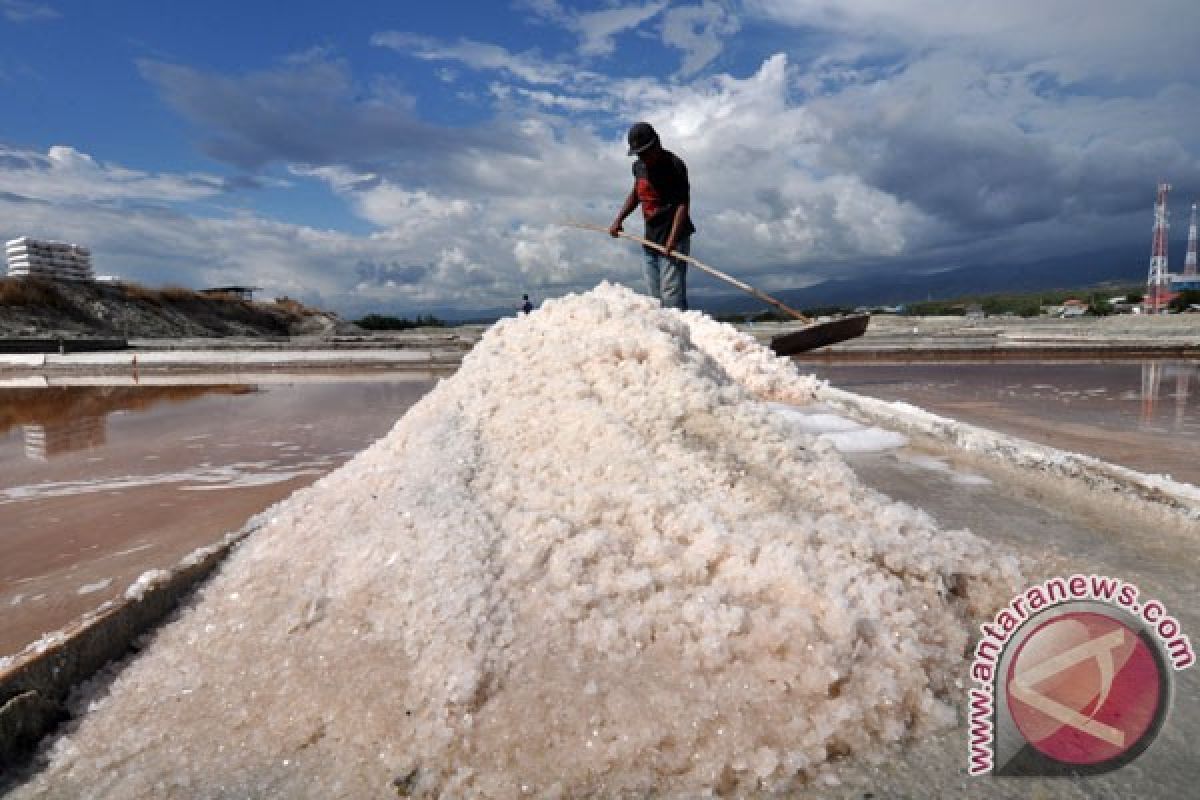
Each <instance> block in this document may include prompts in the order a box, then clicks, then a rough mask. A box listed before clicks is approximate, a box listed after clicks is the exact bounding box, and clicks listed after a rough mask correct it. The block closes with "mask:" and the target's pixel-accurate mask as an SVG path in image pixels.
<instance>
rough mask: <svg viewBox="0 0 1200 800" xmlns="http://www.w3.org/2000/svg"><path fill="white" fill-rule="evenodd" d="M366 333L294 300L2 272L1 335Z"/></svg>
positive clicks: (134, 336) (56, 336) (101, 336)
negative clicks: (262, 300)
mask: <svg viewBox="0 0 1200 800" xmlns="http://www.w3.org/2000/svg"><path fill="white" fill-rule="evenodd" d="M342 330H348V331H353V332H358V333H361V331H359V330H358V328H356V327H355V326H353V325H348V324H347V323H345V322H343V321H342V320H341V319H340V318H339V317H337V315H335V314H329V313H326V312H323V311H318V310H317V309H313V308H309V307H307V306H305V305H303V304H301V303H298V302H296V301H295V300H287V299H282V300H278V301H275V302H269V303H253V302H248V301H246V300H242V299H240V298H238V297H236V296H233V295H228V294H217V295H208V294H201V293H199V292H195V291H192V290H190V289H182V288H178V287H168V288H165V289H150V288H147V287H145V286H139V285H137V284H124V283H121V284H108V283H92V282H75V281H49V280H42V279H38V278H0V337H9V338H42V337H53V338H58V337H99V338H113V337H120V338H137V339H152V338H184V337H209V336H249V337H257V336H296V335H313V334H334V333H338V332H340V331H342Z"/></svg>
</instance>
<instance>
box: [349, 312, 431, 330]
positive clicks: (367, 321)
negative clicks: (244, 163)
mask: <svg viewBox="0 0 1200 800" xmlns="http://www.w3.org/2000/svg"><path fill="white" fill-rule="evenodd" d="M354 324H355V325H357V326H358V327H360V328H362V329H364V330H368V331H406V330H410V329H412V328H444V327H446V323H445V322H444V321H443V320H440V319H438V318H437V317H435V316H434V315H433V314H418V315H417V317H416V319H408V318H407V317H392V316H387V315H385V314H367V315H366V316H365V317H363V318H362V319H356V320H354Z"/></svg>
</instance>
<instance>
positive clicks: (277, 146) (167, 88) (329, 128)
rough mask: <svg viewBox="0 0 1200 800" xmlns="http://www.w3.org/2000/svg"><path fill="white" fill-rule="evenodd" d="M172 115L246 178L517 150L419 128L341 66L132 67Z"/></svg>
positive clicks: (483, 138) (396, 104)
mask: <svg viewBox="0 0 1200 800" xmlns="http://www.w3.org/2000/svg"><path fill="white" fill-rule="evenodd" d="M138 67H139V69H140V70H141V73H142V75H143V76H144V77H145V78H146V79H147V80H149V81H150V82H151V83H153V84H154V85H155V86H156V87H157V88H158V90H159V92H161V94H162V96H163V97H164V99H166V101H167V102H168V103H170V104H171V106H173V107H174V108H175V109H176V110H177V111H179V112H180V113H181V114H183V115H184V116H185V117H187V118H188V119H189V120H191V121H192V122H194V123H196V124H197V125H199V126H200V127H201V128H203V129H204V130H205V131H206V132H207V134H208V137H209V138H207V140H206V141H205V142H204V143H203V148H204V150H205V151H206V152H207V153H208V154H209V155H211V156H212V157H213V158H216V159H217V160H219V161H222V162H225V163H227V164H232V165H234V166H236V167H239V168H241V169H244V170H250V171H253V170H257V169H261V168H262V167H264V166H266V165H267V164H270V163H272V162H286V163H295V164H310V165H331V164H337V165H346V166H350V167H353V168H355V169H358V170H362V171H385V172H386V171H387V170H388V168H389V167H391V168H395V167H397V165H403V164H406V163H407V164H409V165H410V166H413V167H415V168H420V167H421V166H422V165H424V164H427V163H428V162H429V161H430V160H431V159H430V155H431V154H433V153H441V154H445V153H447V152H457V151H462V150H466V149H480V150H485V151H497V150H508V151H513V150H515V149H517V147H518V146H519V145H518V142H519V140H518V139H517V138H516V137H512V136H502V135H498V134H499V133H500V131H498V130H492V129H489V128H487V127H483V128H471V129H461V128H449V127H443V126H438V125H432V124H429V123H427V122H423V121H421V120H420V119H417V118H416V116H415V115H414V114H413V113H412V111H411V109H410V105H411V103H410V102H409V101H408V100H407V99H406V98H403V97H400V96H397V95H385V96H363V95H362V94H361V92H360V88H359V87H356V86H355V85H354V83H353V81H352V79H351V76H350V73H349V70H348V69H347V67H346V66H345V64H344V63H341V62H337V61H325V60H319V59H314V58H305V59H297V60H293V61H290V62H288V63H286V64H284V65H282V66H280V67H279V68H278V69H274V70H269V71H263V72H254V73H249V74H246V75H240V76H234V77H230V76H225V75H216V74H211V73H205V72H201V71H200V70H197V69H192V68H191V67H186V66H180V65H176V64H167V63H163V62H160V61H150V60H143V61H140V62H138Z"/></svg>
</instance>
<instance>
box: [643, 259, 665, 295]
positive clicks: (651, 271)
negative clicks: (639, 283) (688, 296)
mask: <svg viewBox="0 0 1200 800" xmlns="http://www.w3.org/2000/svg"><path fill="white" fill-rule="evenodd" d="M642 256H643V257H644V258H645V265H644V267H645V275H646V289H647V290H648V291H649V293H650V296H651V297H653V298H654V299H655V300H658V301H659V302H660V303H661V302H662V299H663V298H662V276H661V275H660V274H659V271H658V270H659V267H658V262H659V259H660V258H662V256H660V255H659V254H658V253H652V252H650V251H649V250H646V249H645V248H643V249H642Z"/></svg>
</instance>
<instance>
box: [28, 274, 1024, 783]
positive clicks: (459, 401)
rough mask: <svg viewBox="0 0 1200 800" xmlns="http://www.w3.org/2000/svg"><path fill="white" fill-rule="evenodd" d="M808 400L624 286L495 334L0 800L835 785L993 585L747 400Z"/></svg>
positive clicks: (717, 331) (828, 454)
mask: <svg viewBox="0 0 1200 800" xmlns="http://www.w3.org/2000/svg"><path fill="white" fill-rule="evenodd" d="M817 386H818V382H817V381H816V380H814V379H812V378H810V377H801V376H800V375H798V374H797V373H796V371H795V368H794V366H793V365H792V364H791V363H790V362H788V361H787V360H785V359H780V358H777V357H775V356H774V355H772V354H771V353H770V352H769V351H767V350H766V349H765V348H763V347H761V346H759V345H757V344H756V343H755V342H754V341H753V340H752V339H750V338H749V337H747V336H744V335H742V334H739V333H737V332H736V331H734V330H733V329H732V328H730V327H728V326H723V325H720V324H718V323H715V322H713V321H712V320H710V319H708V318H707V317H704V316H703V315H701V314H698V313H694V312H692V313H680V312H677V311H670V310H663V309H661V308H659V307H658V305H657V303H656V302H654V301H652V300H649V299H647V298H644V297H641V296H639V295H636V294H634V293H633V292H631V291H629V290H627V289H625V288H623V287H619V286H612V285H608V284H602V285H601V286H599V287H598V288H596V289H594V290H593V291H591V292H588V293H586V294H583V295H579V296H569V297H566V298H562V299H558V300H549V301H546V302H545V303H544V304H543V306H542V308H541V309H539V310H537V311H535V312H533V313H531V314H529V315H526V316H521V317H519V318H515V319H507V320H503V321H501V322H499V323H497V324H496V325H495V326H493V327H492V328H491V329H490V330H489V331H488V332H487V333H486V335H484V337H483V338H482V340H481V341H480V342H479V344H478V345H477V346H476V347H475V349H474V350H473V351H472V352H471V353H470V354H468V356H467V357H466V358H465V359H464V361H463V364H462V367H461V369H460V370H459V371H458V373H457V374H455V375H454V376H453V377H451V378H449V379H447V380H444V381H442V382H441V383H440V384H439V385H438V386H437V388H436V389H434V390H433V391H432V392H430V393H429V394H428V395H427V396H426V397H425V398H424V399H422V400H421V402H419V403H418V404H417V405H416V406H414V407H413V408H412V409H411V410H410V411H409V412H408V413H407V414H406V415H405V416H404V417H403V418H402V419H401V420H400V421H399V422H398V423H397V425H396V426H395V428H394V429H393V430H392V431H391V433H389V434H388V435H387V436H386V437H384V438H383V439H381V440H380V441H378V442H376V443H375V444H374V445H372V446H371V447H370V448H369V449H367V450H366V451H364V452H363V453H361V454H359V455H358V456H357V457H356V458H354V459H353V460H352V461H350V462H349V463H347V464H346V465H345V466H344V467H343V468H341V469H339V470H337V471H335V472H333V473H330V474H329V475H327V476H326V477H324V478H322V479H321V480H319V481H318V482H317V483H316V484H314V485H313V486H312V487H311V488H309V489H305V490H302V491H299V492H297V493H296V494H294V495H293V496H292V497H291V498H289V499H288V500H286V501H284V502H283V503H281V504H280V505H278V506H277V507H276V508H274V509H273V510H272V511H271V512H270V513H269V516H270V523H269V524H267V525H265V526H264V527H263V528H262V529H261V530H259V531H258V532H256V533H255V534H254V535H252V536H251V537H249V538H248V539H247V540H246V541H245V542H244V543H243V544H242V545H240V546H239V547H238V549H237V550H236V551H235V552H234V553H233V555H232V556H231V557H230V558H229V559H228V560H227V561H226V563H225V564H224V565H223V566H222V568H221V569H220V571H219V572H218V574H217V575H216V576H215V577H214V578H213V580H212V581H211V582H209V583H208V584H207V585H206V586H205V587H204V588H202V589H201V590H200V591H199V592H198V596H197V598H196V599H195V601H194V602H193V603H192V604H191V605H190V607H189V608H188V609H186V610H185V611H184V612H183V613H181V614H180V616H179V617H178V618H177V619H176V620H175V621H174V622H172V623H171V624H169V625H167V626H165V627H164V628H162V629H161V630H160V631H159V632H158V633H157V634H156V635H155V636H154V637H153V640H152V641H151V642H150V643H149V644H148V645H147V648H146V649H145V651H144V652H143V653H142V654H141V655H140V656H139V657H137V658H135V659H133V660H132V661H131V662H130V663H129V665H128V666H127V667H126V668H125V669H123V670H122V671H120V673H119V674H118V675H117V676H116V677H115V678H114V679H113V680H112V682H111V685H110V686H109V687H108V688H107V694H103V695H102V696H100V697H99V698H96V699H94V700H93V701H92V702H91V703H90V704H85V705H83V706H81V707H82V708H85V709H88V711H87V713H85V714H83V715H82V717H81V718H80V719H79V720H78V721H77V723H75V726H74V730H73V731H72V732H71V733H70V734H68V735H66V736H63V737H61V738H60V739H58V740H57V741H56V742H55V743H54V745H53V746H52V747H50V748H49V749H48V751H47V753H46V754H45V758H46V760H47V764H46V766H45V767H44V769H42V770H41V772H40V773H39V774H37V775H36V776H34V777H33V778H31V779H30V780H29V781H28V782H27V783H26V784H25V785H24V786H22V787H20V788H19V789H17V790H16V796H17V797H22V798H23V797H41V796H53V797H58V796H71V797H120V798H137V797H154V798H169V797H243V796H249V797H381V796H385V795H388V796H390V795H391V794H395V793H398V794H400V795H402V796H405V795H408V796H441V797H514V796H518V795H522V794H527V795H529V796H535V797H538V796H540V797H584V796H617V795H623V796H624V795H627V796H643V795H648V794H654V796H661V797H696V796H701V795H704V794H712V793H721V794H726V795H735V796H744V795H747V794H753V793H757V792H777V793H786V792H788V791H789V790H790V789H792V788H793V787H796V786H797V785H800V784H803V783H806V782H809V781H814V780H820V781H828V782H829V783H830V785H833V784H834V783H836V776H834V775H832V774H831V773H829V772H828V771H827V767H825V766H823V765H826V764H827V762H828V761H829V759H830V758H831V757H833V756H847V757H855V756H857V757H865V758H871V757H875V756H878V754H879V753H880V752H881V748H882V747H883V746H884V745H885V744H887V743H892V742H898V741H903V740H905V739H906V738H908V737H910V736H913V735H916V734H920V733H921V732H922V731H924V730H927V729H929V728H932V727H937V726H940V725H944V724H946V723H947V722H948V721H952V720H953V718H954V711H953V709H952V708H951V707H950V703H951V702H954V701H956V700H957V697H956V696H955V695H954V694H953V691H954V690H953V684H954V681H955V679H956V678H960V677H961V674H962V671H963V669H964V668H965V667H964V662H963V653H964V649H965V646H966V643H967V637H968V624H969V619H970V618H971V617H972V616H982V615H984V614H987V613H990V612H991V611H992V610H993V609H994V607H996V606H998V605H1000V604H1001V603H1002V602H1004V601H1005V600H1006V599H1007V596H1008V594H1009V593H1011V591H1012V588H1013V584H1014V583H1015V582H1016V581H1017V579H1018V576H1017V573H1016V562H1015V560H1014V559H1012V558H1011V557H1008V556H1001V555H997V554H996V553H995V552H994V551H993V550H992V549H991V548H989V547H986V546H985V545H984V543H982V542H981V541H980V540H978V539H976V538H975V537H973V536H971V535H969V534H967V533H964V532H947V531H941V530H938V529H937V528H936V527H935V525H934V523H933V521H932V520H931V518H930V517H929V516H928V515H926V514H924V513H922V512H920V511H917V510H915V509H913V508H911V507H909V506H906V505H903V504H901V503H896V502H893V501H891V500H889V499H888V498H886V497H883V496H882V495H880V494H878V493H876V492H874V491H871V490H869V489H867V488H865V487H863V486H861V485H860V484H859V483H858V482H857V480H856V479H855V477H854V475H853V473H852V472H851V471H850V470H849V469H848V468H847V467H846V466H845V464H844V463H843V462H842V461H841V459H840V457H839V456H838V455H837V453H836V451H835V450H834V449H833V448H832V447H831V446H830V445H829V444H828V443H824V442H821V441H819V440H818V439H817V438H816V437H814V436H812V435H810V434H806V433H803V432H798V431H796V430H793V429H792V428H791V427H789V425H788V424H787V423H786V422H785V421H783V420H781V419H780V418H779V416H778V415H777V414H776V413H774V412H773V411H772V410H771V409H770V408H768V407H767V405H766V404H765V402H764V401H776V402H788V403H794V404H804V403H809V402H811V401H812V398H813V395H814V392H815V390H816V388H817ZM143 577H145V576H143ZM139 583H141V581H139ZM823 770H825V771H823Z"/></svg>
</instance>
